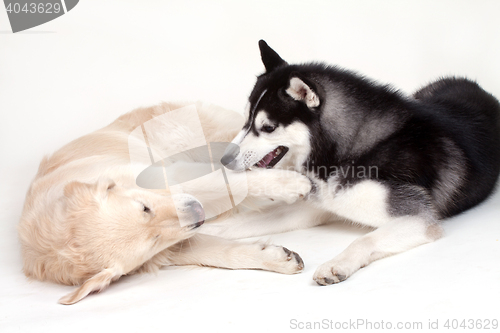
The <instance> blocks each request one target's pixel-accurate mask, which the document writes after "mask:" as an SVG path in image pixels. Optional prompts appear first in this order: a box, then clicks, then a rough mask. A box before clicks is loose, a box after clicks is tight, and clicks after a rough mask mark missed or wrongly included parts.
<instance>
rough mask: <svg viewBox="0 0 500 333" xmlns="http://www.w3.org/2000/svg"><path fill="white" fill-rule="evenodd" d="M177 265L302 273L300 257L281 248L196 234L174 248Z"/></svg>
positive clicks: (172, 258)
mask: <svg viewBox="0 0 500 333" xmlns="http://www.w3.org/2000/svg"><path fill="white" fill-rule="evenodd" d="M170 261H171V263H172V264H174V265H179V266H182V265H199V266H210V267H219V268H228V269H262V270H266V271H272V272H278V273H283V274H295V273H299V272H301V271H302V269H303V268H304V263H303V261H302V259H301V258H300V256H299V255H298V254H297V253H295V252H292V251H290V250H288V249H287V248H284V247H282V246H277V245H271V244H266V243H260V242H259V243H240V242H237V241H232V240H227V239H223V238H219V237H214V236H209V235H195V236H193V237H191V238H189V239H187V240H184V241H183V242H181V243H180V244H178V245H176V247H175V248H174V249H173V254H172V257H171V258H170Z"/></svg>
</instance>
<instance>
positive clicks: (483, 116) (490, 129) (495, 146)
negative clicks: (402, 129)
mask: <svg viewBox="0 0 500 333" xmlns="http://www.w3.org/2000/svg"><path fill="white" fill-rule="evenodd" d="M413 97H414V98H415V99H417V100H418V101H420V102H422V103H423V104H424V105H425V104H427V105H428V106H429V109H430V110H432V112H439V113H440V115H439V117H438V119H439V120H440V121H441V124H440V125H441V126H442V127H444V128H443V129H444V130H445V131H446V132H448V133H449V135H450V136H451V138H452V140H453V141H455V142H456V143H457V145H458V146H459V149H460V150H461V151H462V152H463V155H464V161H463V162H464V164H465V168H466V173H465V177H464V179H462V181H463V183H462V186H461V188H460V191H459V193H458V194H457V195H456V196H455V198H454V201H455V205H454V208H453V209H450V210H449V211H448V212H447V214H446V215H447V216H452V215H455V214H458V213H460V212H462V211H464V210H466V209H468V208H471V207H473V206H475V205H476V204H478V203H480V202H481V201H483V200H485V199H486V198H487V197H488V196H489V195H490V194H491V193H492V192H493V190H494V188H495V183H496V181H497V179H498V176H499V173H500V103H499V102H498V100H497V99H496V98H495V97H493V96H492V95H491V94H489V93H487V92H486V91H484V90H483V89H482V88H481V87H480V86H479V85H478V84H477V83H475V82H473V81H470V80H467V79H465V78H443V79H440V80H437V81H436V82H433V83H431V84H429V85H427V86H425V87H424V88H422V89H420V90H418V91H417V92H415V93H414V95H413Z"/></svg>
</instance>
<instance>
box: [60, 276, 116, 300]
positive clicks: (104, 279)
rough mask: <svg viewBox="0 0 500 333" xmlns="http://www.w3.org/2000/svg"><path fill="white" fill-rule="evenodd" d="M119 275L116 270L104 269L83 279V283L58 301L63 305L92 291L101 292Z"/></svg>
mask: <svg viewBox="0 0 500 333" xmlns="http://www.w3.org/2000/svg"><path fill="white" fill-rule="evenodd" d="M120 276H121V274H120V273H119V272H118V271H117V270H114V269H104V270H102V271H101V272H100V273H98V274H96V275H94V276H93V277H91V278H90V279H88V280H87V281H85V283H84V284H82V285H81V286H80V287H79V288H78V289H76V290H75V291H74V292H72V293H70V294H68V295H66V296H64V297H62V298H61V299H59V303H61V304H64V305H71V304H75V303H76V302H78V301H80V300H81V299H83V298H85V297H86V296H87V295H88V294H90V293H92V292H96V291H97V292H101V291H102V290H104V289H105V288H106V287H107V286H109V284H110V283H111V281H113V280H116V279H118V278H119V277H120Z"/></svg>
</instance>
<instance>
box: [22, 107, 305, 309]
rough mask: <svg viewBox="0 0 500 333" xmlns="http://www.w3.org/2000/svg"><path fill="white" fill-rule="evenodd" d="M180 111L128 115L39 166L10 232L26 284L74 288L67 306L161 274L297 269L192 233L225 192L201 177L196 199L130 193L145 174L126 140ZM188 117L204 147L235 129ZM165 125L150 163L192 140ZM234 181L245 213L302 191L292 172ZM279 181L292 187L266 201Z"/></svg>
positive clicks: (203, 111) (295, 258)
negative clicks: (243, 189)
mask: <svg viewBox="0 0 500 333" xmlns="http://www.w3.org/2000/svg"><path fill="white" fill-rule="evenodd" d="M182 106H183V105H181V104H167V103H164V104H161V105H158V106H154V107H149V108H139V109H136V110H134V111H132V112H130V113H127V114H125V115H123V116H121V117H119V118H118V119H117V120H115V121H114V122H113V123H111V124H110V125H108V126H106V127H104V128H102V129H100V130H98V131H96V132H93V133H91V134H89V135H86V136H83V137H81V138H79V139H77V140H75V141H73V142H71V143H69V144H67V145H66V146H64V147H63V148H61V149H60V150H58V151H56V152H55V153H54V154H53V155H51V156H50V157H46V158H44V159H43V161H42V162H41V164H40V166H39V169H38V172H37V174H36V176H35V179H34V180H33V182H32V184H31V187H30V188H29V190H28V193H27V196H26V201H25V205H24V209H23V212H22V216H21V220H20V224H19V228H18V229H19V236H20V242H21V245H22V255H23V260H24V273H25V274H26V275H27V276H28V277H30V278H35V279H38V280H46V281H53V282H57V283H62V284H66V285H78V286H79V287H78V288H77V289H76V290H75V291H74V292H72V293H70V294H69V295H66V296H64V297H62V298H61V299H60V300H59V302H60V303H62V304H74V303H76V302H78V301H80V300H81V299H82V298H84V297H86V296H87V295H88V294H90V293H92V292H96V291H97V292H98V291H101V290H103V289H104V288H106V287H107V286H108V285H109V284H110V283H111V282H112V281H115V280H117V279H119V278H120V277H121V276H122V275H127V274H133V273H138V272H152V271H155V270H157V269H158V268H159V267H161V266H165V265H201V266H212V267H222V268H229V269H262V270H268V271H273V272H278V273H284V274H294V273H298V272H300V271H301V270H302V269H303V262H302V259H301V258H300V257H299V255H297V254H296V253H294V252H291V251H289V250H287V249H286V248H284V247H281V246H275V245H269V244H266V243H260V242H259V243H239V242H236V241H232V240H226V239H222V238H218V237H217V236H211V235H202V234H197V231H198V230H200V229H203V228H199V227H200V226H201V225H202V224H203V222H204V220H205V209H204V208H206V207H202V204H201V203H200V201H202V202H204V203H205V205H204V206H207V204H206V203H207V202H208V203H209V205H208V206H211V204H213V206H217V203H218V201H219V200H220V197H219V196H218V195H217V193H222V191H219V190H218V188H217V187H218V186H219V187H220V186H224V185H220V184H216V183H211V181H210V177H208V178H207V179H206V180H205V185H204V186H201V187H202V188H199V189H198V191H197V192H196V193H198V194H197V196H198V197H194V196H192V195H189V194H174V195H172V193H171V192H170V191H169V188H168V187H166V188H164V189H144V188H141V187H139V186H137V184H136V175H137V170H140V169H144V168H146V167H147V165H141V163H135V162H134V163H132V162H133V161H131V159H130V156H131V146H133V144H132V145H131V142H133V141H134V140H135V139H134V135H133V131H134V130H136V129H138V128H140V127H141V126H143V124H145V123H146V122H148V121H149V120H151V119H153V118H155V117H158V116H161V115H163V114H166V113H168V112H170V111H172V110H176V109H179V108H181V107H182ZM196 110H197V113H198V117H199V119H200V122H201V126H202V128H203V132H204V135H205V136H206V139H207V141H210V142H230V141H231V140H232V139H233V138H234V137H235V135H236V134H237V133H238V131H239V129H240V128H241V126H242V123H243V119H242V117H241V116H239V115H238V114H236V113H233V112H230V111H227V110H223V109H221V108H218V107H215V106H208V105H205V104H201V103H198V104H197V105H196ZM170 125H171V128H158V129H157V130H156V131H154V133H155V134H154V135H151V136H150V137H149V142H148V149H149V153H150V154H151V155H153V154H157V155H160V156H166V155H168V154H169V152H170V151H171V148H172V147H173V146H176V148H179V147H177V146H179V145H181V146H182V145H184V144H186V143H189V142H190V140H192V139H193V138H192V135H191V134H190V133H189V129H187V128H185V124H183V123H182V122H178V123H175V121H174V123H172V124H170ZM142 129H144V127H142ZM136 132H137V131H136ZM131 140H132V141H131ZM181 148H182V147H181ZM234 176H235V177H236V178H234V179H235V181H236V182H241V183H242V184H243V182H245V183H246V186H247V190H248V194H247V198H246V199H245V202H247V203H248V205H247V206H250V207H251V206H252V203H251V201H252V198H255V197H259V200H262V199H272V200H276V201H278V202H280V201H281V202H286V203H292V202H294V201H296V200H298V199H299V198H301V197H303V196H304V195H306V194H307V193H308V192H309V191H310V189H311V185H310V182H309V180H308V179H307V178H306V177H304V176H302V175H300V174H298V173H296V172H292V171H290V172H287V171H283V170H279V171H278V170H258V171H253V172H251V173H247V174H235V175H234ZM243 176H244V177H243ZM238 177H240V178H238ZM291 179H292V180H294V181H293V182H290V180H291ZM285 180H287V183H288V184H292V186H288V187H287V189H286V191H282V192H280V191H272V192H273V193H266V189H269V188H275V189H276V188H280V184H283V183H284V181H285ZM201 197H203V198H201ZM201 199H202V200H201ZM245 202H243V206H244V204H245ZM236 211H237V209H232V210H230V211H228V212H225V213H222V214H219V215H218V216H217V217H216V218H215V220H216V221H221V220H225V219H227V218H230V217H231V216H232V215H234V213H235V212H236ZM232 218H234V216H232ZM181 222H183V223H181ZM212 233H213V232H212Z"/></svg>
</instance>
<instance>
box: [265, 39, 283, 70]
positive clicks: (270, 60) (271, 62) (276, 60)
mask: <svg viewBox="0 0 500 333" xmlns="http://www.w3.org/2000/svg"><path fill="white" fill-rule="evenodd" d="M259 49H260V57H261V58H262V62H263V63H264V66H265V67H266V73H269V72H271V71H272V70H274V69H275V68H277V67H279V66H282V65H287V62H286V61H285V60H283V59H281V57H280V56H279V55H278V53H276V51H274V50H273V49H272V48H270V47H269V45H267V43H266V42H265V41H264V40H262V39H261V40H260V41H259Z"/></svg>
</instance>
